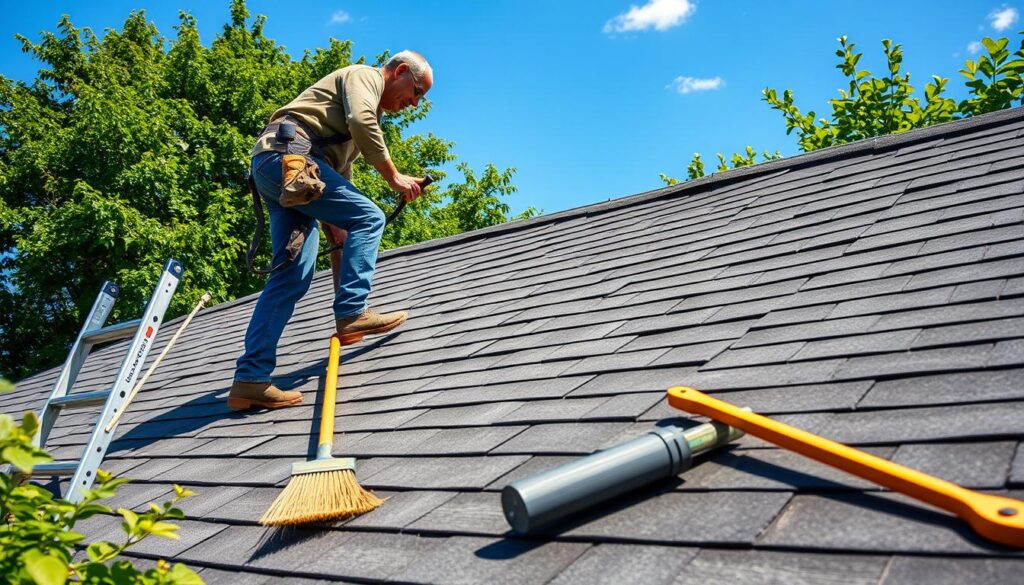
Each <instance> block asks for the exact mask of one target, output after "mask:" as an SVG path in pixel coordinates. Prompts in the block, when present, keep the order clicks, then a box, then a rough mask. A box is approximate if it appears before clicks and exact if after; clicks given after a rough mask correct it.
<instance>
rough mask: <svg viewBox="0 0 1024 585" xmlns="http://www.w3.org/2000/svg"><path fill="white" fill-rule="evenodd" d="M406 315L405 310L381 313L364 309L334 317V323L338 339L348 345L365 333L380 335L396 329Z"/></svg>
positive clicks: (403, 321)
mask: <svg viewBox="0 0 1024 585" xmlns="http://www.w3.org/2000/svg"><path fill="white" fill-rule="evenodd" d="M408 316H409V313H407V312H406V311H395V312H394V313H383V314H381V313H377V312H376V311H372V310H370V309H366V310H365V311H363V313H362V314H361V315H356V316H354V317H345V318H344V319H335V320H334V323H335V324H336V325H337V326H338V341H340V342H341V344H342V345H350V344H353V343H356V342H359V341H362V339H363V336H365V335H380V334H381V333H387V332H388V331H391V330H392V329H396V328H397V327H398V326H399V325H401V324H402V323H405V319H406V317H408Z"/></svg>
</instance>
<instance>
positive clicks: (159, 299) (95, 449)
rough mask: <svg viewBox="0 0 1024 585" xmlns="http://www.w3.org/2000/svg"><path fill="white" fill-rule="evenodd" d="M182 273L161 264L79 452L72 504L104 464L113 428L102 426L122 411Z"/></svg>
mask: <svg viewBox="0 0 1024 585" xmlns="http://www.w3.org/2000/svg"><path fill="white" fill-rule="evenodd" d="M181 274H182V266H181V263H179V262H178V261H177V260H168V261H167V264H165V265H164V271H163V274H162V275H161V277H160V281H159V282H158V283H157V285H156V288H155V289H154V290H153V295H152V296H151V297H150V299H149V303H148V304H147V305H146V310H145V313H143V316H142V320H141V322H140V323H139V329H138V330H137V331H136V333H135V337H134V338H133V339H132V343H131V345H130V346H129V349H128V352H127V354H126V355H125V358H124V361H123V362H122V363H121V367H120V369H119V370H118V372H117V377H116V378H115V379H114V384H113V386H112V387H111V389H110V396H109V397H108V398H107V401H106V403H105V404H104V406H103V412H102V413H101V414H100V415H99V419H98V420H97V422H96V427H95V428H94V429H93V432H92V434H91V435H90V436H89V442H88V443H87V444H86V446H85V450H84V451H83V453H82V459H81V463H79V465H78V469H77V470H76V471H75V474H74V476H72V478H71V484H70V485H69V488H68V493H67V494H66V495H65V498H66V499H68V500H70V501H72V502H80V501H82V499H83V497H84V490H87V489H89V488H90V487H92V484H93V481H95V479H96V469H97V468H99V466H100V463H102V462H103V457H104V455H105V454H106V452H107V447H108V446H109V445H110V441H111V439H112V438H113V435H114V430H115V429H116V427H114V428H113V429H111V431H110V432H109V433H108V432H106V431H105V430H104V427H105V426H106V424H107V421H108V420H110V418H111V417H112V416H113V415H114V413H116V412H118V411H119V410H121V408H122V407H123V405H124V402H125V397H126V396H127V395H128V392H129V391H130V390H131V388H132V385H133V384H134V383H135V379H136V377H138V375H139V373H140V372H141V371H142V366H143V364H144V363H145V362H146V357H147V356H148V355H149V350H150V349H151V348H152V346H153V341H154V340H155V339H156V336H157V332H158V331H159V329H160V325H161V324H162V323H163V318H164V313H165V312H166V311H167V307H168V306H169V305H170V303H171V297H173V296H174V291H175V290H176V289H177V288H178V283H179V282H180V280H181Z"/></svg>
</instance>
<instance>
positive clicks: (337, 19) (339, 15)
mask: <svg viewBox="0 0 1024 585" xmlns="http://www.w3.org/2000/svg"><path fill="white" fill-rule="evenodd" d="M351 20H352V15H351V14H349V13H348V12H345V11H344V10H338V11H337V12H335V13H334V14H332V15H331V21H330V22H329V23H328V24H342V23H345V22H350V21H351Z"/></svg>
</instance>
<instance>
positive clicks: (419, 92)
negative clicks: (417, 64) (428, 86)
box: [405, 69, 427, 99]
mask: <svg viewBox="0 0 1024 585" xmlns="http://www.w3.org/2000/svg"><path fill="white" fill-rule="evenodd" d="M405 71H406V72H407V73H408V74H409V77H411V78H412V91H413V95H415V96H416V99H420V98H421V97H423V94H425V93H427V92H426V91H425V90H424V89H423V86H422V85H420V82H419V81H417V80H416V76H415V75H413V72H412V69H406V70H405Z"/></svg>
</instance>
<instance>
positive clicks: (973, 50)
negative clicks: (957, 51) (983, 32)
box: [967, 41, 981, 55]
mask: <svg viewBox="0 0 1024 585" xmlns="http://www.w3.org/2000/svg"><path fill="white" fill-rule="evenodd" d="M967 52H968V53H970V54H972V55H977V54H978V53H980V52H981V43H979V42H978V41H972V42H970V43H967Z"/></svg>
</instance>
